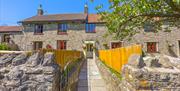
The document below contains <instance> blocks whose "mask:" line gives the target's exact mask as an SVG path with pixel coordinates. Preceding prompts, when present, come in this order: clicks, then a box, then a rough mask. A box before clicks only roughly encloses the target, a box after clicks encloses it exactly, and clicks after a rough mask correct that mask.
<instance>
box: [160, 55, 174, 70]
mask: <svg viewBox="0 0 180 91" xmlns="http://www.w3.org/2000/svg"><path fill="white" fill-rule="evenodd" d="M159 63H160V64H161V65H162V67H164V68H169V69H173V64H172V63H171V61H170V59H169V58H168V57H165V56H160V58H159Z"/></svg>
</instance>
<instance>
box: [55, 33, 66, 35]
mask: <svg viewBox="0 0 180 91" xmlns="http://www.w3.org/2000/svg"><path fill="white" fill-rule="evenodd" d="M57 34H58V35H67V32H58V33H57Z"/></svg>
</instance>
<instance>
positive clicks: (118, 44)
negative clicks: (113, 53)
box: [111, 42, 122, 49]
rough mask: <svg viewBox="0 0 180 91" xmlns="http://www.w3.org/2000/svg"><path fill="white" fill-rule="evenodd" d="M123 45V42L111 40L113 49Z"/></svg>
mask: <svg viewBox="0 0 180 91" xmlns="http://www.w3.org/2000/svg"><path fill="white" fill-rule="evenodd" d="M120 47H122V42H111V49H114V48H120Z"/></svg>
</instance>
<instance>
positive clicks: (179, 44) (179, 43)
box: [178, 41, 180, 56]
mask: <svg viewBox="0 0 180 91" xmlns="http://www.w3.org/2000/svg"><path fill="white" fill-rule="evenodd" d="M178 48H179V49H178V51H179V56H180V41H179V42H178Z"/></svg>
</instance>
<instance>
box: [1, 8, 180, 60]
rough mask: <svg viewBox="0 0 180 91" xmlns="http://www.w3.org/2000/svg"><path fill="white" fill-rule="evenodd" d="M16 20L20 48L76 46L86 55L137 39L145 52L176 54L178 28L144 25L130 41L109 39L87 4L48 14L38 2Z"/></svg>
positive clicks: (178, 53) (179, 41) (179, 38)
mask: <svg viewBox="0 0 180 91" xmlns="http://www.w3.org/2000/svg"><path fill="white" fill-rule="evenodd" d="M19 23H21V24H22V29H23V30H22V32H21V33H19V34H17V33H16V34H15V35H14V37H13V38H12V40H13V41H14V42H15V43H16V44H17V45H19V48H20V50H25V51H29V50H37V49H41V48H52V49H62V50H65V49H66V50H80V51H84V54H85V55H86V56H87V57H95V54H96V52H97V50H98V49H107V48H116V47H121V46H126V45H130V44H134V43H138V44H142V45H143V49H144V52H146V53H150V54H154V53H161V54H167V55H171V56H176V57H177V56H180V31H179V30H180V29H178V28H174V29H173V31H171V32H167V31H164V30H162V31H160V32H158V33H155V32H153V31H152V29H151V28H149V27H148V26H147V27H148V28H145V29H142V30H139V31H140V33H139V34H136V35H134V36H133V38H132V40H131V41H126V40H125V41H123V42H122V41H119V40H113V38H112V36H109V37H103V36H104V35H105V34H106V33H107V30H108V29H107V28H106V26H105V22H103V21H100V15H98V14H89V13H88V6H87V5H85V7H84V13H76V14H50V15H47V14H44V12H43V9H42V7H41V6H40V7H39V8H38V10H37V15H35V16H32V17H30V18H27V19H24V20H22V21H20V22H19ZM8 33H9V32H8ZM0 34H1V33H0Z"/></svg>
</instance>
